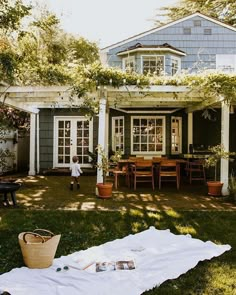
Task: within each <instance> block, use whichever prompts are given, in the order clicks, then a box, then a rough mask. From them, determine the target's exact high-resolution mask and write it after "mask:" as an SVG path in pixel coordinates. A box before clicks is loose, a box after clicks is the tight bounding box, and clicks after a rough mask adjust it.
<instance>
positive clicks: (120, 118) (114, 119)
mask: <svg viewBox="0 0 236 295" xmlns="http://www.w3.org/2000/svg"><path fill="white" fill-rule="evenodd" d="M116 120H123V130H122V133H123V134H122V136H123V151H122V155H123V154H124V151H125V117H124V116H115V117H112V133H111V140H112V150H113V151H115V142H114V135H115V121H116Z"/></svg>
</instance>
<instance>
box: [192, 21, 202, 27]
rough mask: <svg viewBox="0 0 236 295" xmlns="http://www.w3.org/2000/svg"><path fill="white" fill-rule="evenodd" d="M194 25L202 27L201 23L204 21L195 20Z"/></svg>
mask: <svg viewBox="0 0 236 295" xmlns="http://www.w3.org/2000/svg"><path fill="white" fill-rule="evenodd" d="M193 25H194V27H201V25H202V22H201V21H200V20H198V19H197V20H194V21H193Z"/></svg>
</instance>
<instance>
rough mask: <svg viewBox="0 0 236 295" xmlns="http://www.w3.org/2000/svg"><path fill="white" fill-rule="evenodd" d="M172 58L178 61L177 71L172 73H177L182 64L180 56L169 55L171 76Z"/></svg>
mask: <svg viewBox="0 0 236 295" xmlns="http://www.w3.org/2000/svg"><path fill="white" fill-rule="evenodd" d="M172 60H176V61H177V62H178V69H177V72H176V73H175V74H174V75H176V74H179V73H180V72H181V67H182V64H181V58H180V57H177V56H173V55H171V57H170V71H171V76H174V75H172Z"/></svg>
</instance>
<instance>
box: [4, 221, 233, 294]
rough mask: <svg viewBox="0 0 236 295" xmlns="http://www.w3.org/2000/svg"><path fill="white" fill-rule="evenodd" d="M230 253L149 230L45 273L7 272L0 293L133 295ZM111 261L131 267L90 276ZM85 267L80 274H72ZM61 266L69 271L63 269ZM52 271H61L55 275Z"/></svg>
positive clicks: (65, 260)
mask: <svg viewBox="0 0 236 295" xmlns="http://www.w3.org/2000/svg"><path fill="white" fill-rule="evenodd" d="M230 249H231V247H230V246H229V245H216V244H214V243H212V242H210V241H207V242H203V241H201V240H198V239H193V238H192V237H191V236H190V235H174V234H172V233H171V232H170V230H157V229H155V228H154V227H150V228H149V229H148V230H145V231H143V232H140V233H137V234H134V235H129V236H126V237H124V238H123V239H117V240H114V241H111V242H108V243H105V244H103V245H100V246H96V247H91V248H89V249H87V250H84V251H79V252H75V253H73V254H70V255H68V256H62V257H60V258H57V259H54V262H53V265H52V266H51V267H49V268H47V269H29V268H27V267H21V268H16V269H13V270H11V271H10V272H8V273H5V274H3V275H1V276H0V291H3V290H6V291H8V292H9V293H11V294H12V295H25V294H30V295H39V294H40V295H42V294H47V295H51V294H57V295H65V294H70V295H77V294H79V295H111V294H112V295H123V294H127V295H138V294H142V293H143V292H144V291H147V290H149V289H152V288H153V287H155V286H159V285H160V284H161V283H163V282H164V281H166V280H168V279H175V278H177V277H179V276H180V275H181V274H183V273H186V272H187V271H188V270H189V269H191V268H193V267H195V266H196V265H197V263H198V262H199V261H202V260H205V259H211V258H213V257H216V256H219V255H221V254H222V253H224V252H225V251H228V250H230ZM117 260H134V261H135V265H136V268H135V269H133V270H115V271H103V272H96V269H95V265H96V263H95V262H103V261H108V262H109V261H117ZM93 262H94V263H93ZM91 263H93V264H92V265H91V266H89V267H88V268H87V269H86V270H79V269H78V268H84V267H86V266H88V265H90V264H91ZM64 266H69V269H68V270H63V267H64ZM58 267H60V268H62V271H59V272H57V271H56V269H57V268H58ZM72 267H76V268H72Z"/></svg>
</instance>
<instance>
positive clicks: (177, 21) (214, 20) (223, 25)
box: [101, 12, 236, 52]
mask: <svg viewBox="0 0 236 295" xmlns="http://www.w3.org/2000/svg"><path fill="white" fill-rule="evenodd" d="M196 16H199V17H202V18H204V19H206V20H208V21H211V22H213V23H215V24H217V25H220V26H222V27H225V28H227V29H230V30H232V31H234V32H236V28H234V27H232V26H230V25H227V24H224V23H223V22H221V21H218V20H216V19H213V18H211V17H208V16H206V15H204V14H201V13H200V12H196V13H193V14H190V15H188V16H186V17H183V18H180V19H178V20H176V21H173V22H170V23H168V24H166V25H163V26H161V27H157V28H154V29H150V30H148V31H145V32H143V33H140V34H137V35H135V36H133V37H130V38H127V39H125V40H122V41H120V42H117V43H115V44H112V45H110V46H107V47H104V48H102V49H101V51H102V52H108V51H109V50H111V49H113V48H116V47H119V46H122V45H124V44H126V43H128V42H131V41H134V40H137V39H139V38H142V37H145V36H147V35H149V34H152V33H155V32H158V31H161V30H164V29H166V28H169V27H171V26H174V25H176V24H179V23H181V22H183V21H186V20H189V19H191V18H193V17H196Z"/></svg>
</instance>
